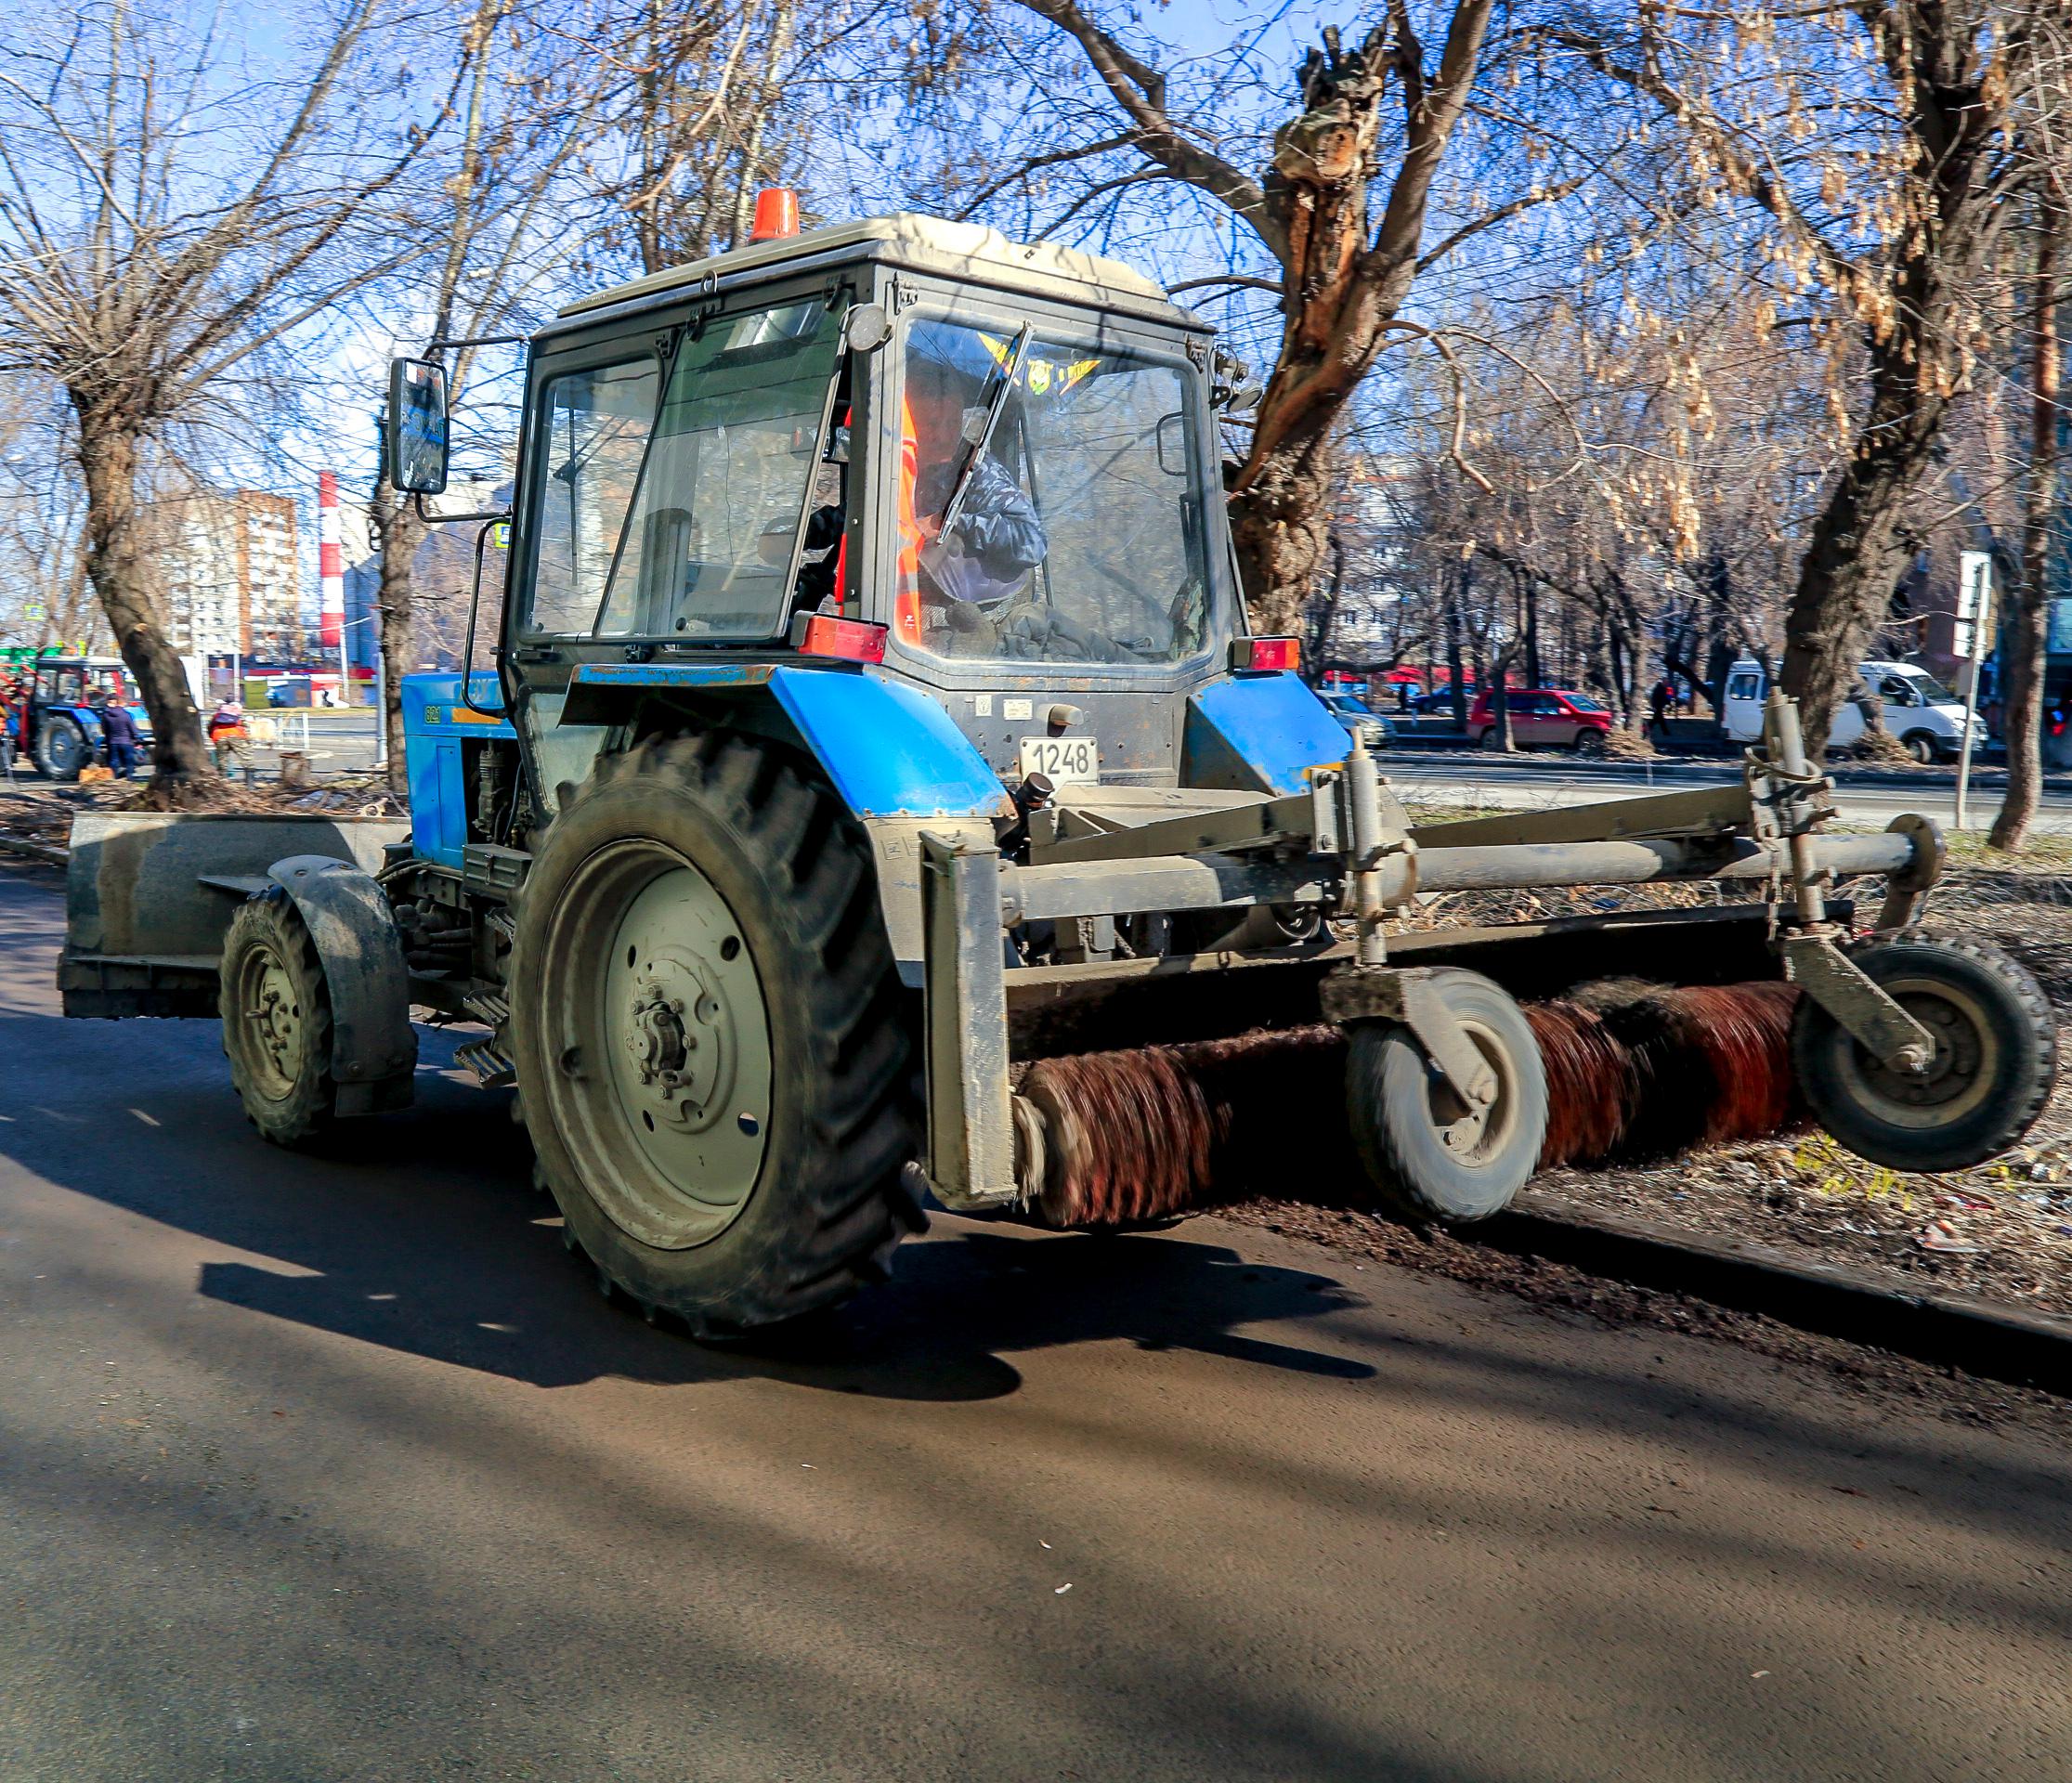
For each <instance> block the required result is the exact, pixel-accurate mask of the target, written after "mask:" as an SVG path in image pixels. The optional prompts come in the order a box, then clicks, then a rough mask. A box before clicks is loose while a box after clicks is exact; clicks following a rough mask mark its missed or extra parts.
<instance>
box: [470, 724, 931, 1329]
mask: <svg viewBox="0 0 2072 1783" xmlns="http://www.w3.org/2000/svg"><path fill="white" fill-rule="evenodd" d="M515 917H516V928H517V938H516V944H515V949H514V952H513V957H512V965H511V973H510V1007H511V1018H510V1028H509V1037H510V1041H511V1057H512V1060H513V1061H514V1063H515V1066H516V1072H517V1085H518V1111H519V1116H520V1118H521V1119H522V1120H523V1121H524V1123H525V1125H526V1126H527V1128H528V1132H529V1133H530V1136H531V1139H532V1142H533V1146H534V1149H535V1151H536V1152H537V1153H538V1157H539V1165H540V1175H541V1180H542V1182H543V1184H544V1186H545V1187H546V1188H547V1189H548V1190H549V1191H552V1193H553V1195H554V1200H555V1201H556V1203H558V1204H559V1205H560V1208H561V1213H562V1217H563V1218H564V1220H565V1221H566V1222H567V1236H568V1237H569V1238H570V1240H571V1241H572V1243H574V1244H580V1247H581V1248H582V1250H583V1251H584V1252H585V1253H586V1254H587V1255H588V1256H589V1257H590V1259H591V1261H592V1262H593V1264H594V1265H595V1266H596V1268H597V1269H598V1270H599V1271H600V1274H601V1281H602V1283H603V1284H604V1285H606V1286H607V1287H610V1288H617V1289H619V1290H620V1291H622V1292H623V1293H624V1294H625V1295H628V1296H629V1297H630V1298H631V1299H632V1301H633V1302H634V1303H635V1304H636V1305H637V1306H639V1307H640V1308H641V1309H642V1310H643V1311H644V1312H646V1313H648V1314H649V1315H650V1316H652V1315H653V1314H655V1313H656V1312H658V1311H662V1312H668V1313H671V1314H673V1315H675V1316H676V1317H678V1318H680V1319H682V1320H683V1321H684V1322H685V1323H687V1324H688V1325H689V1326H690V1328H691V1330H692V1331H693V1332H694V1333H695V1334H698V1335H700V1336H726V1335H731V1334H736V1333H739V1332H743V1331H746V1330H749V1329H750V1328H752V1327H754V1326H758V1325H767V1324H772V1323H775V1322H777V1321H781V1320H786V1319H790V1318H795V1317H797V1316H799V1315H801V1314H803V1313H807V1312H812V1311H814V1310H816V1309H818V1308H823V1307H827V1306H830V1305H833V1304H834V1303H836V1302H838V1301H841V1300H843V1299H846V1298H847V1297H848V1296H849V1295H852V1294H854V1292H855V1291H856V1290H857V1289H859V1288H861V1287H863V1286H864V1285H865V1284H866V1283H867V1282H875V1281H880V1280H882V1279H883V1278H884V1276H885V1273H886V1270H887V1266H888V1263H889V1260H890V1258H891V1255H892V1251H893V1246H894V1245H895V1244H897V1243H898V1242H899V1240H900V1239H901V1238H902V1237H903V1236H904V1235H905V1234H906V1233H907V1232H908V1231H912V1230H919V1228H920V1226H921V1225H922V1223H923V1219H922V1215H921V1213H920V1209H919V1204H918V1201H917V1200H916V1198H915V1196H914V1194H913V1193H912V1192H911V1191H910V1190H909V1189H908V1187H907V1186H906V1181H905V1180H904V1173H905V1166H906V1164H907V1162H908V1161H909V1160H910V1159H911V1158H913V1157H914V1155H915V1154H916V1152H917V1151H918V1149H919V1146H918V1135H919V1113H920V1111H919V1084H918V1079H917V1072H916V1059H917V1054H916V1050H915V1044H914V1036H913V1034H912V1031H911V1026H910V1017H909V1012H908V1007H907V1005H908V999H907V996H906V993H905V992H904V990H903V989H902V987H901V985H900V982H899V976H898V972H897V970H896V968H895V967H894V964H893V957H892V950H891V947H890V945H889V944H888V943H887V940H886V937H885V931H884V924H883V921H882V918H881V917H880V912H879V907H878V893H877V887H876V880H875V876H874V869H873V865H872V861H871V853H870V846H869V843H868V841H867V839H866V838H865V836H864V834H863V832H862V831H861V829H860V828H859V827H858V826H857V825H856V824H855V822H854V819H852V818H851V816H850V815H849V813H847V812H846V811H845V810H844V809H843V808H842V807H841V804H840V803H839V802H838V801H837V800H835V798H834V796H833V795H832V794H831V793H830V792H829V791H828V790H827V788H826V787H823V786H822V785H821V784H819V782H818V781H816V780H814V779H813V778H811V777H809V776H808V774H806V773H805V772H803V771H802V770H801V765H800V763H799V761H798V758H797V757H796V756H795V755H793V754H792V753H791V752H789V751H788V750H785V749H783V748H778V747H776V746H775V745H771V744H766V743H763V742H761V741H757V740H753V739H749V738H746V737H742V736H739V735H730V734H726V733H719V732H714V733H708V734H705V735H699V736H691V737H678V738H672V739H653V740H650V741H647V742H645V743H643V744H641V745H639V746H638V747H636V748H633V749H632V750H631V751H629V752H627V753H625V754H623V755H617V756H608V757H606V758H604V759H603V760H601V761H599V763H598V765H597V768H596V770H595V772H594V773H593V775H592V777H591V779H590V780H589V781H588V782H587V783H586V784H585V785H584V786H583V787H581V788H580V789H579V790H577V791H575V792H573V793H571V794H568V795H567V796H566V797H565V799H564V801H563V804H562V809H561V812H560V814H559V815H558V816H557V817H556V818H555V819H554V823H553V824H552V825H551V826H549V828H548V830H547V832H546V835H545V838H544V839H543V840H542V843H541V847H540V849H539V851H538V852H537V854H536V855H535V857H534V861H533V865H532V868H531V871H530V872H529V874H528V876H527V879H526V883H525V886H524V888H523V889H522V891H521V892H519V894H518V896H517V899H516V900H515Z"/></svg>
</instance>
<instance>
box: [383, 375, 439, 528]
mask: <svg viewBox="0 0 2072 1783" xmlns="http://www.w3.org/2000/svg"><path fill="white" fill-rule="evenodd" d="M446 467H447V424H446V368H445V367H444V366H443V365H437V364H435V363H433V361H432V360H430V359H391V360H390V361H389V366H388V480H389V482H390V483H392V484H394V485H395V487H396V488H398V489H401V490H402V491H403V492H404V493H405V494H406V495H443V494H444V493H445V492H446Z"/></svg>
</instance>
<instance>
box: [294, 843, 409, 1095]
mask: <svg viewBox="0 0 2072 1783" xmlns="http://www.w3.org/2000/svg"><path fill="white" fill-rule="evenodd" d="M267 878H269V879H271V880H272V881H273V882H274V884H275V885H277V886H279V887H280V890H281V891H282V892H285V893H286V894H287V896H288V897H289V898H290V899H291V900H293V904H294V906H295V911H296V914H297V915H299V916H300V917H301V918H302V920H303V924H304V926H305V927H306V929H307V930H308V931H309V938H310V940H311V941H312V942H314V943H315V944H316V948H317V957H318V958H319V960H320V961H321V962H322V963H323V969H324V982H325V984H326V985H327V987H328V988H329V989H330V992H331V1013H332V1076H333V1078H335V1079H336V1081H337V1084H338V1113H341V1114H368V1113H374V1112H375V1111H377V1110H380V1109H391V1108H403V1107H407V1106H409V1104H410V1089H411V1077H412V1075H413V1074H414V1073H415V1072H416V1070H417V1031H416V1029H414V1028H413V1027H411V1026H410V968H409V967H408V965H406V964H405V962H404V959H403V941H402V936H401V934H400V933H399V932H398V931H397V927H396V914H395V910H394V908H393V907H392V906H391V905H390V904H389V902H388V898H387V895H386V894H385V893H384V892H383V891H382V889H381V887H380V886H379V885H378V884H376V883H375V881H374V878H373V876H372V875H371V874H369V873H366V872H363V871H362V870H361V869H360V868H358V867H357V866H355V865H353V864H352V863H351V862H350V861H340V860H334V859H332V857H331V856H330V855H327V854H291V855H288V856H287V857H286V858H285V859H282V860H278V861H276V862H275V863H274V864H273V865H271V866H270V867H268V868H267Z"/></svg>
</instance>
